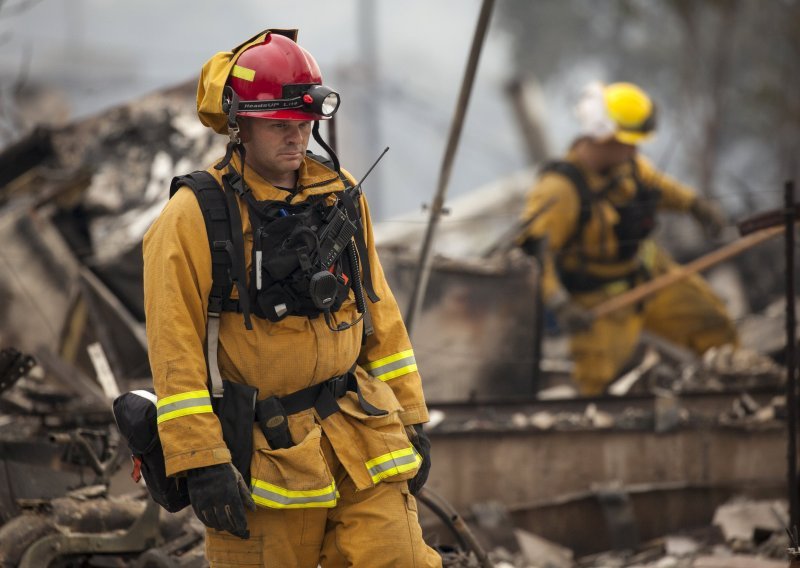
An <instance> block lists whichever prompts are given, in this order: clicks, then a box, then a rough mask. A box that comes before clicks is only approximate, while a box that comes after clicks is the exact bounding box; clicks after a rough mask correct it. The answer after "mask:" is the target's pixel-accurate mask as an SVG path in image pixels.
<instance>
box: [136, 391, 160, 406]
mask: <svg viewBox="0 0 800 568" xmlns="http://www.w3.org/2000/svg"><path fill="white" fill-rule="evenodd" d="M131 394H135V395H136V396H140V397H142V398H146V399H147V400H149V401H150V402H152V403H153V404H156V403H157V402H158V399H157V398H156V395H155V394H153V393H151V392H150V391H146V390H135V391H131Z"/></svg>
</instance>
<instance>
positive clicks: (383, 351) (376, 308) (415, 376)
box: [358, 195, 428, 425]
mask: <svg viewBox="0 0 800 568" xmlns="http://www.w3.org/2000/svg"><path fill="white" fill-rule="evenodd" d="M361 220H362V223H363V224H364V240H365V241H366V245H367V253H368V255H369V264H370V271H371V273H372V286H373V287H374V289H375V293H376V294H377V295H378V297H379V298H380V301H378V302H376V303H372V302H371V301H370V300H369V298H367V308H368V310H369V314H370V317H371V318H372V325H373V327H374V330H375V331H374V333H373V334H372V335H370V336H368V337H367V338H366V341H365V343H364V345H363V346H362V348H361V353H360V354H359V357H358V364H359V365H361V366H362V367H363V368H364V369H365V370H366V371H368V372H369V373H370V374H371V375H372V376H373V377H375V378H376V379H380V380H381V381H384V382H385V383H386V384H388V385H389V386H390V387H391V388H392V391H393V392H394V394H395V396H396V397H397V400H398V401H399V402H400V405H401V406H402V407H403V410H402V412H401V413H400V419H401V420H402V421H403V424H405V425H410V424H421V423H423V422H427V421H428V408H427V406H426V405H425V397H424V395H423V392H422V378H421V377H420V374H419V371H418V370H417V362H416V359H415V358H414V350H413V349H412V347H411V340H410V339H409V337H408V332H407V331H406V326H405V324H404V323H403V318H402V316H401V315H400V308H399V307H398V305H397V301H396V300H395V298H394V295H393V294H392V290H391V289H390V288H389V284H388V283H387V282H386V278H385V276H384V274H383V268H382V267H381V262H380V259H379V258H378V253H377V251H376V249H375V240H374V239H373V236H372V222H371V220H370V215H369V206H368V205H367V200H366V198H365V197H364V196H363V195H362V197H361Z"/></svg>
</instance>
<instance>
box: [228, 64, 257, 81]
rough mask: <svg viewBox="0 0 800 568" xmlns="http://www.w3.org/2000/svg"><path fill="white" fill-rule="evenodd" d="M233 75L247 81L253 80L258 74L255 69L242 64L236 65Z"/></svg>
mask: <svg viewBox="0 0 800 568" xmlns="http://www.w3.org/2000/svg"><path fill="white" fill-rule="evenodd" d="M231 75H233V76H234V77H238V78H239V79H243V80H245V81H252V80H253V79H254V78H255V76H256V72H255V69H248V68H247V67H242V66H241V65H234V66H233V70H232V71H231Z"/></svg>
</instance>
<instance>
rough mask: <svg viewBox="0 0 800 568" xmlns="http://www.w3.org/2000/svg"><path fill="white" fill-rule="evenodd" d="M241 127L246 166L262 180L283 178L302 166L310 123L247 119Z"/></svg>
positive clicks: (242, 121)
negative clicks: (259, 175) (270, 177)
mask: <svg viewBox="0 0 800 568" xmlns="http://www.w3.org/2000/svg"><path fill="white" fill-rule="evenodd" d="M240 124H241V136H242V142H243V143H244V145H245V149H246V151H247V154H246V160H247V162H248V165H250V166H251V167H252V168H253V169H254V170H256V171H257V172H258V173H259V174H261V175H262V177H265V174H266V175H267V176H284V175H286V174H288V173H290V172H294V171H297V169H298V168H299V167H300V164H301V163H303V158H304V157H305V155H306V148H307V147H308V139H309V136H310V135H311V122H310V121H308V120H272V119H268V118H250V119H244V120H241V121H240ZM267 179H269V178H267Z"/></svg>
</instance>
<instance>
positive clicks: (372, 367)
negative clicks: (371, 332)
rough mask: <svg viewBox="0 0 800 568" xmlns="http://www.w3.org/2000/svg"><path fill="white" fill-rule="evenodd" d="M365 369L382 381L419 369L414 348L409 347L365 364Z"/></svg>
mask: <svg viewBox="0 0 800 568" xmlns="http://www.w3.org/2000/svg"><path fill="white" fill-rule="evenodd" d="M364 369H365V370H367V371H369V372H370V374H372V376H373V377H375V378H376V379H380V380H382V381H388V380H389V379H394V378H396V377H400V376H402V375H407V374H408V373H411V372H413V371H416V370H417V360H416V359H415V358H414V350H413V349H407V350H406V351H401V352H400V353H395V354H394V355H389V356H388V357H384V358H383V359H378V360H377V361H373V362H371V363H367V364H366V365H364Z"/></svg>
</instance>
